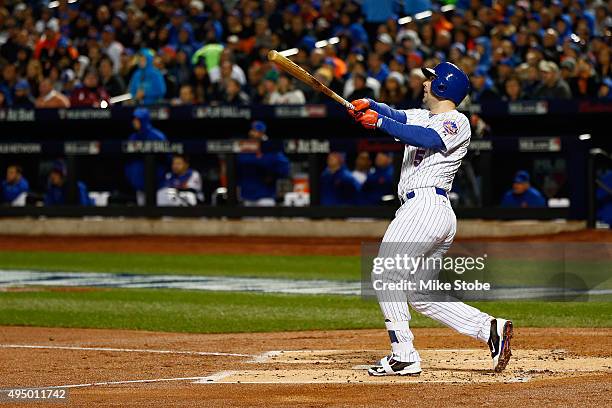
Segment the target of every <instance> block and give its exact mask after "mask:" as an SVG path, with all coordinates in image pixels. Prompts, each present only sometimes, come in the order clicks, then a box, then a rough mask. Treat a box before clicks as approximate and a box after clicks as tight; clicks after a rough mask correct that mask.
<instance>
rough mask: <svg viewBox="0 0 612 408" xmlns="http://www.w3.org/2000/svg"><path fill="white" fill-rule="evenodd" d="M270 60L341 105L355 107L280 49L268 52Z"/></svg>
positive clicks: (348, 107)
mask: <svg viewBox="0 0 612 408" xmlns="http://www.w3.org/2000/svg"><path fill="white" fill-rule="evenodd" d="M268 60H269V61H272V62H273V63H275V64H276V65H277V66H278V67H280V68H281V69H282V70H283V71H285V72H287V73H288V74H290V75H291V76H293V77H294V78H296V79H299V80H300V81H302V82H304V83H305V84H306V85H308V86H310V87H311V88H312V89H314V90H316V91H319V92H322V93H324V94H325V95H327V96H329V97H330V98H332V99H333V100H334V101H336V102H338V103H339V104H340V105H342V106H344V107H345V108H347V109H355V107H354V106H353V105H352V104H351V103H350V102H349V101H347V100H346V99H344V98H343V97H341V96H340V95H338V94H337V93H335V92H334V91H332V90H331V89H329V88H328V87H326V86H325V85H323V84H322V83H321V82H320V81H319V80H318V79H317V78H315V77H313V76H312V75H310V74H309V73H308V72H307V71H306V70H305V69H304V68H302V67H300V66H299V65H297V64H296V63H295V62H293V61H291V60H290V59H289V58H287V57H285V56H283V55H281V54H280V53H279V52H278V51H276V50H272V51H270V52H268Z"/></svg>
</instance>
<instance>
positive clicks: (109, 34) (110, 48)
mask: <svg viewBox="0 0 612 408" xmlns="http://www.w3.org/2000/svg"><path fill="white" fill-rule="evenodd" d="M100 45H101V46H102V52H103V53H104V55H106V56H108V58H110V59H111V61H113V73H117V72H119V66H120V64H121V54H122V53H123V45H122V44H121V43H120V42H119V41H116V40H115V29H114V28H113V27H112V26H111V25H106V26H104V28H103V29H102V38H101V41H100Z"/></svg>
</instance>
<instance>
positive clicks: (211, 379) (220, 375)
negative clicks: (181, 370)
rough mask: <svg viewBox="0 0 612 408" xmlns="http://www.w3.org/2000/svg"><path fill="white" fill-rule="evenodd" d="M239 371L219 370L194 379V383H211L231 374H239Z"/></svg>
mask: <svg viewBox="0 0 612 408" xmlns="http://www.w3.org/2000/svg"><path fill="white" fill-rule="evenodd" d="M238 373H239V371H219V372H218V373H214V374H211V375H209V376H208V377H200V378H198V379H197V381H194V382H193V383H194V384H209V383H214V382H217V381H219V380H222V379H224V378H225V377H229V376H230V375H234V374H238Z"/></svg>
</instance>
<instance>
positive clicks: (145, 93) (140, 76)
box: [129, 49, 166, 105]
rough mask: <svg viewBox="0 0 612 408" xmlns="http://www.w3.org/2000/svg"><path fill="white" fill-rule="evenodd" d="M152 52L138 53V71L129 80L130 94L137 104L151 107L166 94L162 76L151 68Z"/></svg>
mask: <svg viewBox="0 0 612 408" xmlns="http://www.w3.org/2000/svg"><path fill="white" fill-rule="evenodd" d="M153 57H154V56H153V52H152V51H151V50H149V49H143V50H141V51H140V55H139V62H138V69H136V71H134V74H133V75H132V78H131V79H130V86H129V89H130V93H131V94H132V97H133V98H134V99H135V100H136V102H137V103H139V104H144V105H151V104H154V103H157V102H159V101H160V100H161V99H162V98H163V97H164V95H165V94H166V84H165V82H164V76H163V75H162V74H161V72H160V71H159V69H157V68H155V67H154V66H153Z"/></svg>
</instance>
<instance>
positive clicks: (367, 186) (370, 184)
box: [361, 152, 394, 205]
mask: <svg viewBox="0 0 612 408" xmlns="http://www.w3.org/2000/svg"><path fill="white" fill-rule="evenodd" d="M393 190H394V188H393V155H392V154H391V153H384V152H379V153H377V154H376V158H375V159H374V170H373V171H371V172H370V173H368V178H367V179H366V181H365V182H364V183H363V185H362V186H361V201H362V204H365V205H377V204H381V203H382V201H383V197H389V196H393V194H394V191H393Z"/></svg>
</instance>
